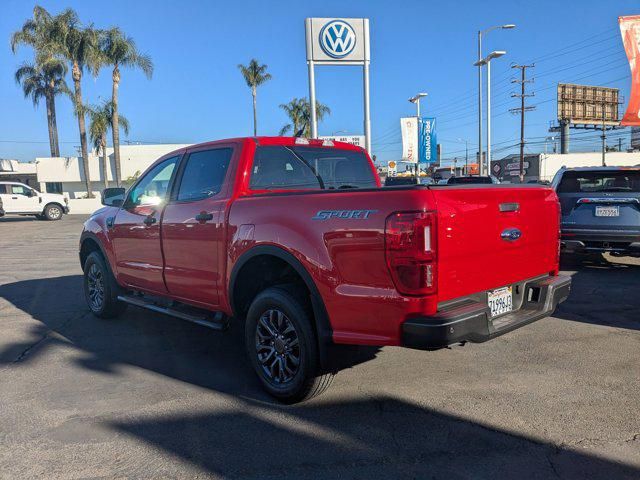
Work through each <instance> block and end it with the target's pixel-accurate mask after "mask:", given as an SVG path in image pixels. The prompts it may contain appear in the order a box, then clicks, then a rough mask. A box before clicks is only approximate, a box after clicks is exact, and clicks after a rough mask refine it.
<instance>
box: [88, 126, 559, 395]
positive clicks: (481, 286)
mask: <svg viewBox="0 0 640 480" xmlns="http://www.w3.org/2000/svg"><path fill="white" fill-rule="evenodd" d="M103 203H104V204H105V205H106V207H104V208H102V209H101V210H99V211H97V212H95V213H94V214H93V215H92V216H91V218H89V219H88V220H87V222H86V223H85V225H84V230H83V232H82V236H81V239H80V262H81V265H82V268H83V271H84V288H85V296H86V300H87V303H88V306H89V308H90V309H91V311H92V312H93V313H94V314H95V315H97V316H98V317H101V318H109V317H114V316H116V315H118V314H120V313H121V312H122V311H123V310H124V309H125V307H126V306H127V305H135V306H138V307H143V308H147V309H150V310H153V311H157V312H162V313H164V314H168V315H171V316H173V317H178V318H181V319H184V320H189V321H193V322H196V323H199V324H201V325H205V326H208V327H211V328H215V329H220V330H222V329H224V328H225V327H226V326H227V325H228V323H229V322H231V321H239V322H244V324H245V327H244V328H245V332H246V333H245V343H246V350H247V353H248V356H249V359H250V361H251V363H252V365H253V367H254V369H255V371H256V372H257V374H258V377H259V379H260V380H261V382H262V384H263V386H264V387H265V388H266V390H267V391H268V392H269V393H270V394H272V395H273V396H275V397H277V398H278V399H280V400H282V401H285V402H295V401H299V400H302V399H304V398H308V397H310V396H312V395H314V394H317V393H319V392H320V391H321V390H323V389H324V388H325V387H326V385H327V384H328V380H329V379H330V378H331V375H332V374H333V373H334V370H332V367H331V364H332V362H331V357H332V355H331V352H332V351H333V348H334V347H335V345H338V344H359V345H378V346H382V345H402V346H407V347H411V348H419V349H426V350H431V349H438V348H443V347H447V346H449V345H453V344H460V343H465V342H483V341H485V340H488V339H491V338H493V337H496V336H498V335H501V334H503V333H506V332H509V331H511V330H514V329H516V328H518V327H521V326H523V325H525V324H527V323H530V322H533V321H535V320H537V319H540V318H543V317H545V316H548V315H549V314H551V313H552V312H553V310H554V308H555V306H556V305H557V304H558V303H559V302H561V301H563V300H564V299H565V298H566V297H567V296H568V294H569V289H570V278H569V277H565V276H561V275H558V262H559V205H558V199H557V197H556V194H555V193H554V191H553V189H551V188H550V187H545V186H539V185H520V186H509V185H437V186H436V185H429V186H425V185H413V186H404V187H395V188H394V187H392V188H382V187H381V186H380V179H379V178H378V175H377V173H376V170H375V167H374V165H373V163H372V162H371V160H370V158H369V157H368V155H367V154H366V152H365V151H363V150H362V149H361V148H358V147H355V146H352V145H348V144H345V143H339V142H335V143H334V142H331V141H322V140H307V139H302V138H298V139H295V138H281V137H257V138H256V137H251V138H237V139H231V140H221V141H216V142H211V143H205V144H200V145H194V146H192V147H188V148H186V149H182V150H177V151H175V152H172V153H170V154H167V155H165V156H164V157H162V158H160V159H159V160H158V161H157V162H155V163H154V164H153V165H152V166H151V167H150V168H149V169H148V170H147V171H146V172H145V173H144V174H143V175H141V177H140V178H139V179H138V180H137V181H136V183H134V184H133V185H132V186H131V187H130V188H129V189H128V190H127V191H126V192H125V190H124V189H107V190H105V191H104V192H103Z"/></svg>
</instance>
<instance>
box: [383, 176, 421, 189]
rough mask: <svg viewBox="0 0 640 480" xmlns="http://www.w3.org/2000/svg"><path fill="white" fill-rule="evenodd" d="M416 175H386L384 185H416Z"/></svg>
mask: <svg viewBox="0 0 640 480" xmlns="http://www.w3.org/2000/svg"><path fill="white" fill-rule="evenodd" d="M417 184H418V181H417V180H416V177H387V178H386V180H385V181H384V186H385V187H397V186H399V185H417Z"/></svg>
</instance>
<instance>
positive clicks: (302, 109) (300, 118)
mask: <svg viewBox="0 0 640 480" xmlns="http://www.w3.org/2000/svg"><path fill="white" fill-rule="evenodd" d="M280 108H281V109H283V110H284V111H285V113H286V114H287V116H288V117H289V120H290V121H291V123H288V124H287V125H285V126H284V127H282V128H281V129H280V135H286V134H287V132H289V131H292V133H293V136H294V137H306V138H309V137H311V103H310V102H309V100H307V98H306V97H305V98H294V99H293V100H291V101H290V102H289V103H283V104H282V105H280ZM330 114H331V109H330V108H329V107H327V106H326V105H323V104H322V103H320V102H318V101H317V100H316V117H317V119H318V122H321V121H322V119H323V118H324V117H325V115H330Z"/></svg>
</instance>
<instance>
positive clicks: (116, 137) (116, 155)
mask: <svg viewBox="0 0 640 480" xmlns="http://www.w3.org/2000/svg"><path fill="white" fill-rule="evenodd" d="M112 78H113V85H112V90H111V102H112V104H113V117H112V118H111V133H112V134H113V161H114V164H115V167H116V178H115V180H116V186H118V187H119V186H120V184H121V183H122V166H121V165H120V128H119V126H118V125H119V118H118V87H119V85H120V69H119V68H118V64H116V65H115V66H114V67H113V75H112Z"/></svg>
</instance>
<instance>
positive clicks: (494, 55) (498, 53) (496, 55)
mask: <svg viewBox="0 0 640 480" xmlns="http://www.w3.org/2000/svg"><path fill="white" fill-rule="evenodd" d="M506 53H507V52H505V51H504V50H494V51H493V52H491V53H490V54H489V55H487V56H486V58H483V59H482V60H480V61H478V62H476V63H475V64H474V65H477V66H479V67H480V68H482V65H486V66H487V162H486V163H487V170H489V168H491V60H493V59H494V58H499V57H501V56H503V55H505V54H506ZM480 170H481V172H480V175H482V168H481V169H480Z"/></svg>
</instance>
